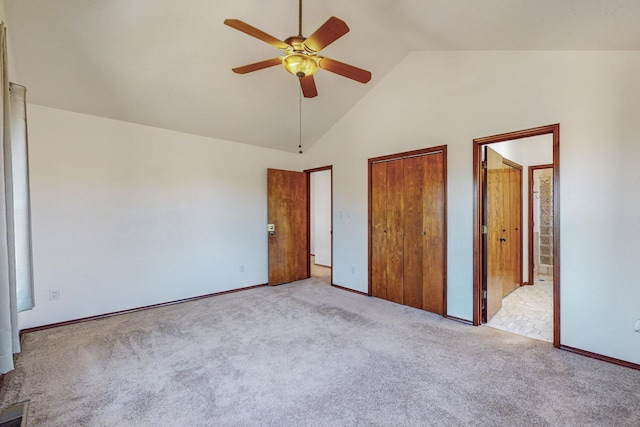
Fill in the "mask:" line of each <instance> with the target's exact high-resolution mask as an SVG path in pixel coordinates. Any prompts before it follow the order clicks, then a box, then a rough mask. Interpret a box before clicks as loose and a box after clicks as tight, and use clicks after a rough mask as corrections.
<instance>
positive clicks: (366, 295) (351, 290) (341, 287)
mask: <svg viewBox="0 0 640 427" xmlns="http://www.w3.org/2000/svg"><path fill="white" fill-rule="evenodd" d="M331 286H333V287H334V288H338V289H342V290H343V291H348V292H353V293H354V294H358V295H364V296H365V297H368V296H369V294H368V293H366V292H360V291H356V290H355V289H349V288H345V287H343V286H340V285H334V284H331Z"/></svg>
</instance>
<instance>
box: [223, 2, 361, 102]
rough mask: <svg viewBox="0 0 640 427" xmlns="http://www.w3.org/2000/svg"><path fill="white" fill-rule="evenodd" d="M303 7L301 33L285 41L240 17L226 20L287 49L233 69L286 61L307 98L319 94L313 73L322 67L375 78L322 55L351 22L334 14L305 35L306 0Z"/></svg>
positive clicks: (254, 68) (240, 70) (354, 77)
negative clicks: (303, 16)
mask: <svg viewBox="0 0 640 427" xmlns="http://www.w3.org/2000/svg"><path fill="white" fill-rule="evenodd" d="M299 6H300V7H299V13H298V35H297V36H291V37H288V38H286V39H285V40H284V41H281V40H278V39H277V38H275V37H273V36H271V35H269V34H267V33H265V32H264V31H261V30H259V29H257V28H255V27H252V26H251V25H249V24H247V23H244V22H242V21H240V20H239V19H225V21H224V23H225V24H226V25H228V26H230V27H231V28H235V29H236V30H238V31H242V32H243V33H245V34H248V35H250V36H253V37H255V38H257V39H259V40H262V41H263V42H265V43H268V44H270V45H271V46H274V47H277V48H278V49H281V50H282V51H283V52H284V55H282V56H278V57H276V58H271V59H267V60H265V61H260V62H256V63H254V64H249V65H245V66H242V67H237V68H234V69H232V71H233V72H234V73H238V74H246V73H251V72H253V71H258V70H262V69H263V68H268V67H273V66H275V65H279V64H282V65H283V66H284V68H285V69H286V70H287V71H288V72H290V73H291V74H293V75H295V76H297V77H298V79H299V80H300V87H301V88H302V93H303V94H304V97H305V98H313V97H315V96H317V95H318V91H317V89H316V82H315V80H314V79H313V74H314V73H315V72H316V71H317V70H318V68H322V69H323V70H327V71H331V72H332V73H335V74H339V75H341V76H343V77H347V78H350V79H352V80H355V81H357V82H360V83H367V82H368V81H369V80H371V73H370V72H369V71H367V70H363V69H361V68H357V67H354V66H353V65H349V64H345V63H343V62H339V61H336V60H335V59H331V58H327V57H324V56H320V55H318V52H320V51H321V50H322V49H324V48H325V47H327V46H329V45H330V44H331V43H333V42H334V41H336V40H338V39H339V38H340V37H342V36H344V35H345V34H347V33H348V32H349V27H348V26H347V24H346V23H345V22H344V21H343V20H341V19H338V18H336V17H335V16H332V17H331V18H329V19H328V20H327V22H325V23H324V24H322V25H321V26H320V28H318V29H317V30H316V32H315V33H313V34H311V35H310V36H309V37H308V38H305V37H304V36H303V35H302V0H300V2H299Z"/></svg>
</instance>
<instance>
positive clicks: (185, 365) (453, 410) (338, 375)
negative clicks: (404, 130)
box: [0, 279, 640, 427]
mask: <svg viewBox="0 0 640 427" xmlns="http://www.w3.org/2000/svg"><path fill="white" fill-rule="evenodd" d="M16 364H17V369H16V370H15V371H13V372H12V373H10V374H9V375H8V376H7V377H6V379H5V381H4V385H3V386H2V389H1V390H0V406H1V407H5V406H8V405H9V404H11V403H13V402H17V401H22V400H25V399H30V400H31V404H30V406H29V421H30V423H29V425H30V426H227V425H233V426H248V425H261V426H272V425H273V426H306V425H309V426H325V425H332V426H336V425H338V426H340V425H362V426H365V425H367V426H368V425H379V426H402V425H412V426H424V425H437V426H471V425H473V426H565V425H569V426H634V427H637V426H638V425H640V387H639V385H640V371H635V370H631V369H628V368H623V367H620V366H615V365H612V364H608V363H604V362H600V361H597V360H593V359H589V358H586V357H582V356H578V355H575V354H572V353H568V352H564V351H560V350H555V349H554V348H553V347H552V346H551V345H550V344H548V343H544V342H541V341H536V340H533V339H529V338H526V337H522V336H518V335H514V334H510V333H506V332H503V331H499V330H496V329H492V328H488V327H472V326H467V325H464V324H461V323H457V322H455V321H451V320H447V319H443V318H442V317H440V316H437V315H433V314H430V313H427V312H424V311H420V310H416V309H412V308H409V307H405V306H400V305H396V304H393V303H390V302H387V301H383V300H379V299H376V298H369V297H365V296H361V295H357V294H354V293H351V292H345V291H342V290H340V289H336V288H332V287H330V286H327V285H325V284H323V283H322V282H320V281H318V280H315V279H309V280H306V281H302V282H298V283H292V284H287V285H282V286H278V287H275V288H267V287H263V288H257V289H253V290H248V291H243V292H238V293H234V294H227V295H222V296H218V297H213V298H208V299H205V300H200V301H195V302H190V303H184V304H179V305H174V306H170V307H164V308H158V309H154V310H148V311H144V312H139V313H133V314H128V315H122V316H117V317H112V318H108V319H104V320H99V321H93V322H86V323H82V324H77V325H71V326H65V327H60V328H56V329H50V330H46V331H41V332H35V333H31V334H28V335H26V336H25V340H24V347H23V352H22V353H21V354H20V355H19V356H18V357H17V361H16Z"/></svg>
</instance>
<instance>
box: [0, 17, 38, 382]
mask: <svg viewBox="0 0 640 427" xmlns="http://www.w3.org/2000/svg"><path fill="white" fill-rule="evenodd" d="M0 94H1V97H2V102H0V129H1V131H0V146H1V148H2V149H1V150H0V374H1V373H5V372H8V371H10V370H12V369H13V355H14V354H15V353H18V352H19V351H20V341H19V329H18V312H19V311H23V310H29V309H31V308H33V280H32V276H33V274H32V267H31V265H32V264H31V231H30V230H31V225H30V207H29V178H28V177H29V171H28V159H27V131H26V130H27V124H26V103H25V88H24V87H23V86H20V85H11V84H10V83H9V79H8V76H7V39H6V29H5V26H4V24H0Z"/></svg>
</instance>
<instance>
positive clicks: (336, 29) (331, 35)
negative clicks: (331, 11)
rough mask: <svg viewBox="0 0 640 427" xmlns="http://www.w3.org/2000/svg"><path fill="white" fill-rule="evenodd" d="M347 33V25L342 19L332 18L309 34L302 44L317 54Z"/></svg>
mask: <svg viewBox="0 0 640 427" xmlns="http://www.w3.org/2000/svg"><path fill="white" fill-rule="evenodd" d="M348 32H349V27H348V26H347V24H346V23H345V22H344V21H343V20H342V19H339V18H336V17H335V16H332V17H331V18H329V19H328V20H327V22H325V23H324V24H322V26H320V28H318V29H317V30H316V32H315V33H313V34H311V35H310V36H309V37H308V38H307V39H306V40H305V41H304V44H305V46H307V47H308V48H309V49H311V50H314V51H316V52H319V51H320V50H322V49H324V48H325V47H327V46H329V45H330V44H331V43H333V42H334V41H336V40H338V39H339V38H340V37H342V36H344V35H345V34H347V33H348Z"/></svg>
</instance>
